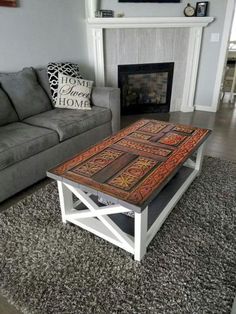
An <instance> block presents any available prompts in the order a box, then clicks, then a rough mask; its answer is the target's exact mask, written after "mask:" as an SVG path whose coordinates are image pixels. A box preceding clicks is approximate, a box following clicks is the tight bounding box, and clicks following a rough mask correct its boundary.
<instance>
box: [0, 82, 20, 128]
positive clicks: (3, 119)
mask: <svg viewBox="0 0 236 314" xmlns="http://www.w3.org/2000/svg"><path fill="white" fill-rule="evenodd" d="M18 120H19V119H18V116H17V114H16V112H15V110H14V108H13V107H12V104H11V102H10V100H9V98H8V97H7V95H6V93H4V91H3V90H2V89H1V88H0V126H2V125H5V124H8V123H11V122H16V121H18Z"/></svg>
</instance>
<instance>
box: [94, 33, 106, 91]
mask: <svg viewBox="0 0 236 314" xmlns="http://www.w3.org/2000/svg"><path fill="white" fill-rule="evenodd" d="M92 34H93V45H94V68H95V82H96V86H100V87H102V86H105V60H104V40H103V29H102V28H94V29H93V30H92Z"/></svg>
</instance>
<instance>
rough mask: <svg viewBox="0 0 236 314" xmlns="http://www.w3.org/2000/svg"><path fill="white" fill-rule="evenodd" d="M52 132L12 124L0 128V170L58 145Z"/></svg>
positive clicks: (56, 137) (25, 125)
mask: <svg viewBox="0 0 236 314" xmlns="http://www.w3.org/2000/svg"><path fill="white" fill-rule="evenodd" d="M58 142H59V139H58V134H57V133H56V132H54V131H52V130H49V129H44V128H39V127H35V126H31V125H28V124H25V123H22V122H14V123H10V124H8V125H5V126H2V127H1V128H0V170H2V169H4V168H6V167H9V166H11V165H13V164H14V163H16V162H18V161H21V160H23V159H26V158H28V157H30V156H33V155H35V154H37V153H39V152H41V151H43V150H45V149H47V148H50V147H52V146H54V145H56V144H58Z"/></svg>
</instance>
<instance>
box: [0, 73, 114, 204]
mask: <svg viewBox="0 0 236 314" xmlns="http://www.w3.org/2000/svg"><path fill="white" fill-rule="evenodd" d="M92 103H93V106H92V110H91V111H87V110H70V109H58V108H54V107H53V105H52V99H51V94H50V86H49V82H48V77H47V71H46V69H33V68H25V69H23V70H22V71H21V72H17V73H2V74H1V73H0V202H2V201H3V200H5V199H7V198H9V197H10V196H12V195H14V194H15V193H17V192H19V191H21V190H22V189H24V188H26V187H28V186H30V185H32V184H33V183H35V182H37V181H39V180H41V179H43V178H44V177H45V176H46V170H48V169H49V168H51V167H54V166H55V165H56V164H58V163H60V162H62V161H63V160H65V159H67V158H70V157H71V156H73V155H75V154H76V153H78V152H80V151H81V150H83V149H85V148H87V147H88V146H90V145H93V144H95V143H96V142H97V141H99V140H101V139H103V138H105V137H107V136H109V135H110V134H112V133H114V132H116V131H118V130H119V127H120V95H119V89H116V88H94V89H93V92H92Z"/></svg>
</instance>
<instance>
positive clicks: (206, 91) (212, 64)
mask: <svg viewBox="0 0 236 314" xmlns="http://www.w3.org/2000/svg"><path fill="white" fill-rule="evenodd" d="M189 2H190V3H191V4H192V5H195V3H196V1H189V0H183V1H181V3H165V4H163V3H119V2H118V0H101V8H103V9H113V10H115V12H116V13H119V12H124V13H125V16H183V10H184V7H185V6H186V5H187V3H189ZM226 4H227V0H211V1H210V6H209V15H210V16H213V17H215V18H216V20H215V22H214V23H212V24H211V25H209V26H208V27H207V28H205V30H204V35H203V45H202V53H201V61H200V67H199V76H198V83H197V90H196V97H195V105H197V106H204V107H208V106H212V101H213V91H214V85H215V80H216V71H217V64H218V58H219V50H220V44H221V36H220V42H210V36H211V33H220V35H222V31H223V24H224V18H225V10H226Z"/></svg>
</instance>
